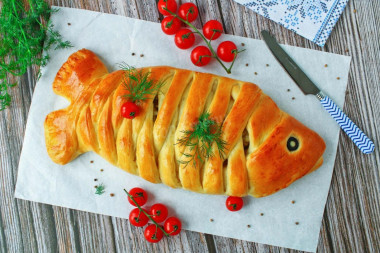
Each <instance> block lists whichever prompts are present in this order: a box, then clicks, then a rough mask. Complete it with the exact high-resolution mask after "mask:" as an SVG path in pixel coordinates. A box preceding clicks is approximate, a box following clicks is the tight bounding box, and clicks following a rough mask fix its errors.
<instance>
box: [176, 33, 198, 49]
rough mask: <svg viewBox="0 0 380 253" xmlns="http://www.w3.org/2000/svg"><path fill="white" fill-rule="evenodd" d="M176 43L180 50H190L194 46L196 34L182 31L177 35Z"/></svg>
mask: <svg viewBox="0 0 380 253" xmlns="http://www.w3.org/2000/svg"><path fill="white" fill-rule="evenodd" d="M174 42H175V44H176V45H177V47H179V48H180V49H188V48H190V47H192V46H193V45H194V42H195V36H194V33H193V32H192V31H191V30H190V29H182V30H180V31H179V32H177V33H176V35H175V37H174Z"/></svg>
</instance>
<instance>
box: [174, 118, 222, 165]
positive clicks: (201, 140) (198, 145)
mask: <svg viewBox="0 0 380 253" xmlns="http://www.w3.org/2000/svg"><path fill="white" fill-rule="evenodd" d="M182 133H183V135H182V137H181V138H178V140H177V143H176V144H178V145H181V146H185V147H190V149H189V152H187V153H186V152H184V153H183V156H184V157H185V158H186V159H185V160H180V161H179V163H182V164H185V165H186V166H187V165H188V164H189V163H190V162H193V163H194V166H196V160H199V161H200V162H201V163H203V162H204V161H205V159H206V160H207V159H209V158H210V157H212V156H213V155H214V154H213V152H212V145H213V143H214V142H215V143H216V146H217V147H218V152H219V156H220V157H221V158H222V159H224V155H225V149H226V145H227V142H226V141H224V140H223V139H222V128H221V126H220V125H218V123H217V122H216V121H214V120H212V119H211V118H210V113H202V114H201V116H200V117H199V120H198V122H197V124H196V125H195V126H194V128H193V129H192V130H185V131H182Z"/></svg>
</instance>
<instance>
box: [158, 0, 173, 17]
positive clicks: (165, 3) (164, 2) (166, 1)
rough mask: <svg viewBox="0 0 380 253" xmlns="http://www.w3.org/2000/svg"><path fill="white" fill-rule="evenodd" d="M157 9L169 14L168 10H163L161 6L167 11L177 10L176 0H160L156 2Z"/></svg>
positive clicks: (163, 13) (166, 14)
mask: <svg viewBox="0 0 380 253" xmlns="http://www.w3.org/2000/svg"><path fill="white" fill-rule="evenodd" d="M157 7H158V11H159V12H160V13H161V14H162V15H164V16H169V15H171V14H170V12H168V11H166V10H164V9H163V8H167V9H168V10H169V11H171V12H173V13H175V12H176V11H177V2H176V1H175V0H160V1H158V4H157Z"/></svg>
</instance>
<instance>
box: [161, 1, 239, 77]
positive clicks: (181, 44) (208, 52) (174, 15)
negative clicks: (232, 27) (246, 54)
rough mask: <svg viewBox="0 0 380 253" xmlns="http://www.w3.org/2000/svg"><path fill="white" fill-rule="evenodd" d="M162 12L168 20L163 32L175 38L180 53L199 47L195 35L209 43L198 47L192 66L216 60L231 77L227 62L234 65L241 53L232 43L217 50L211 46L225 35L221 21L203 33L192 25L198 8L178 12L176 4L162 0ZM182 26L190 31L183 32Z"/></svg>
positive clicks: (183, 7)
mask: <svg viewBox="0 0 380 253" xmlns="http://www.w3.org/2000/svg"><path fill="white" fill-rule="evenodd" d="M157 5H158V11H159V12H160V13H161V14H162V15H164V16H166V17H165V18H164V19H163V20H162V22H161V28H162V31H163V32H164V33H165V34H168V35H174V34H175V36H174V42H175V44H176V46H177V47H178V48H180V49H189V48H191V47H192V46H193V45H194V43H195V34H198V35H199V36H201V38H202V39H203V40H204V41H205V42H206V44H207V47H206V46H197V47H195V48H194V49H193V50H192V52H191V55H190V59H191V61H192V63H193V64H194V65H196V66H199V67H201V66H205V65H207V64H209V63H210V62H211V60H212V59H216V60H217V61H218V62H219V63H220V64H221V65H222V66H223V68H224V69H225V70H226V71H227V73H231V68H232V66H233V64H231V66H230V67H229V68H227V67H226V66H225V65H224V64H223V62H222V61H224V62H233V61H234V60H235V59H236V56H237V55H238V53H240V52H242V51H244V50H242V51H238V49H237V47H236V45H235V44H234V43H233V42H232V41H224V42H222V43H220V44H219V46H218V49H217V50H216V52H215V50H214V49H213V48H212V46H211V43H210V42H211V41H212V40H216V39H218V38H219V37H220V36H221V35H222V33H223V26H222V24H221V23H220V22H219V21H217V20H210V21H208V22H207V23H206V24H205V25H204V26H203V29H202V32H201V31H199V30H198V29H197V28H196V27H194V26H193V25H192V24H191V22H193V21H194V20H196V19H197V17H198V8H197V6H196V5H195V4H193V3H185V4H182V5H181V6H180V7H179V9H178V12H177V2H176V1H175V0H159V1H158V4H157ZM182 24H186V25H187V26H189V28H191V29H192V30H191V29H188V28H181V25H182Z"/></svg>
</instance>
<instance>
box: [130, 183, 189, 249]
mask: <svg viewBox="0 0 380 253" xmlns="http://www.w3.org/2000/svg"><path fill="white" fill-rule="evenodd" d="M127 194H128V201H129V203H130V204H131V205H133V206H136V207H137V208H135V209H133V210H132V211H131V212H130V214H129V221H130V222H131V224H132V225H134V226H136V227H143V226H145V225H146V224H147V223H148V222H149V220H150V221H152V222H153V223H154V224H150V225H148V226H147V227H146V228H145V231H144V236H145V239H146V240H147V241H148V242H151V243H156V242H159V241H160V240H161V239H162V237H163V236H164V235H166V236H174V235H178V234H179V233H180V232H181V227H182V225H181V221H180V220H179V219H178V218H176V217H169V218H168V219H167V217H168V209H167V207H166V206H165V205H164V204H161V203H157V204H154V205H153V206H151V207H150V209H149V211H148V210H147V209H144V208H142V206H143V205H145V204H146V202H147V201H148V195H147V193H146V191H145V190H144V189H142V188H139V187H136V188H133V189H131V190H130V191H129V192H127ZM163 222H164V224H163V226H162V225H159V223H163Z"/></svg>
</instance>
